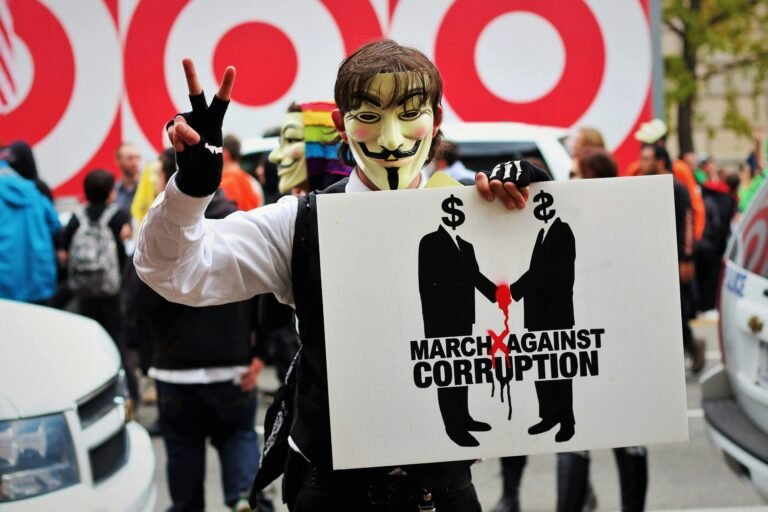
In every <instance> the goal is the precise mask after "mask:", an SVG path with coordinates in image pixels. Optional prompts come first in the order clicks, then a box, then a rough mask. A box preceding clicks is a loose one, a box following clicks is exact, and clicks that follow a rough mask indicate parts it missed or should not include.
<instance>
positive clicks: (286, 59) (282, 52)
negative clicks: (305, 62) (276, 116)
mask: <svg viewBox="0 0 768 512" xmlns="http://www.w3.org/2000/svg"><path fill="white" fill-rule="evenodd" d="M229 65H233V66H235V67H236V68H237V87H236V88H235V89H234V90H233V92H232V95H233V96H232V99H234V100H235V101H237V102H239V103H243V104H245V105H250V106H255V107H259V106H262V105H268V104H270V103H272V102H273V101H275V100H277V99H279V98H280V97H281V96H283V95H284V94H285V93H286V92H288V90H289V89H290V88H291V86H292V85H293V82H294V80H295V79H296V72H297V71H298V58H297V57H296V50H295V49H294V47H293V43H292V42H291V40H290V39H289V38H288V36H286V35H285V33H284V32H283V31H281V30H280V29H279V28H277V27H275V26H274V25H270V24H268V23H261V22H253V23H243V24H242V25H237V26H236V27H233V28H232V29H231V30H229V31H228V32H227V33H226V34H224V35H223V36H222V38H221V40H219V43H218V45H216V51H215V52H214V54H213V71H214V75H215V76H222V75H223V74H224V69H226V67H227V66H229ZM274 70H280V72H279V73H275V72H274Z"/></svg>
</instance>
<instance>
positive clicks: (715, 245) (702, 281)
mask: <svg viewBox="0 0 768 512" xmlns="http://www.w3.org/2000/svg"><path fill="white" fill-rule="evenodd" d="M700 169H701V170H702V171H703V172H706V180H704V182H703V183H702V185H701V195H702V197H703V198H704V207H705V209H706V212H707V222H706V228H705V229H704V236H702V238H701V241H700V242H699V244H698V245H697V247H696V283H697V285H698V290H699V301H698V310H699V311H701V312H705V313H706V314H708V315H710V316H712V315H714V314H716V311H715V306H716V301H717V287H718V283H719V280H720V270H721V268H720V267H721V258H722V257H723V254H725V247H726V245H727V244H728V239H729V238H730V236H731V222H732V220H733V217H734V216H735V215H736V211H737V209H738V202H737V200H736V197H737V196H736V194H735V193H734V189H732V187H731V186H730V185H729V184H728V183H726V181H724V180H723V179H722V178H721V175H720V173H719V172H718V170H717V166H716V164H715V162H714V160H713V159H712V158H709V157H707V158H705V159H704V160H702V164H701V166H700ZM729 181H731V180H729Z"/></svg>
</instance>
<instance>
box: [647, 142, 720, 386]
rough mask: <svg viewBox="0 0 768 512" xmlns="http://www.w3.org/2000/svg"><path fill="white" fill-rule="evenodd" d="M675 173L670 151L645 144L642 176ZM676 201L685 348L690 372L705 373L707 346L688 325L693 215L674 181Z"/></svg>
mask: <svg viewBox="0 0 768 512" xmlns="http://www.w3.org/2000/svg"><path fill="white" fill-rule="evenodd" d="M670 172H672V162H671V160H670V158H669V153H667V150H666V149H665V148H664V147H663V146H661V145H659V144H644V145H643V147H642V148H641V150H640V167H639V169H638V173H639V174H640V175H642V176H648V175H656V174H667V173H670ZM673 186H674V200H675V223H676V228H677V259H678V267H679V271H680V307H681V313H682V321H683V326H682V327H683V348H684V349H685V352H686V353H687V354H688V356H689V357H690V360H691V371H692V372H693V373H695V374H696V373H699V372H700V371H701V370H702V369H704V363H705V360H704V343H703V342H702V341H701V340H698V339H694V337H693V333H692V332H691V328H690V326H689V325H688V322H689V320H690V319H691V318H693V316H694V315H695V305H694V300H693V297H692V294H693V290H692V284H693V281H694V276H695V270H694V263H693V257H694V254H693V245H694V237H693V211H692V208H691V202H690V198H689V196H688V192H687V190H686V188H685V186H684V185H682V184H681V183H679V182H678V181H677V180H673Z"/></svg>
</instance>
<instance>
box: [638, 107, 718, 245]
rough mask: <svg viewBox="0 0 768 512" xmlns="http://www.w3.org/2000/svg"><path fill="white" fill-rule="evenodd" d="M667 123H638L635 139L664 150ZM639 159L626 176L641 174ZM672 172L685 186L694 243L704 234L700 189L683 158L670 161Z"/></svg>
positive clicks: (703, 212)
mask: <svg viewBox="0 0 768 512" xmlns="http://www.w3.org/2000/svg"><path fill="white" fill-rule="evenodd" d="M667 135H668V132H667V125H666V123H664V121H662V120H661V119H653V120H652V121H648V122H647V123H643V124H641V125H640V129H639V130H637V131H636V132H635V139H636V140H638V141H639V142H640V143H641V144H644V145H652V146H659V147H661V148H664V149H665V151H666V147H667ZM640 167H641V166H640V160H636V161H634V162H632V163H631V164H630V165H629V167H628V168H627V171H626V173H625V175H626V176H637V175H640V174H642V171H641V169H640ZM670 168H671V170H672V174H673V176H674V177H675V181H678V182H680V183H681V184H682V185H684V186H685V189H686V191H687V192H688V197H689V202H690V203H691V208H692V211H693V236H694V243H696V242H698V241H699V240H701V237H702V236H703V235H704V223H705V222H706V212H705V211H704V200H703V199H702V197H701V191H700V190H699V187H698V185H697V183H696V178H695V177H694V175H693V171H694V169H692V168H691V167H689V166H688V164H686V163H685V162H684V161H683V160H680V159H678V160H675V161H674V162H672V163H671V167H670Z"/></svg>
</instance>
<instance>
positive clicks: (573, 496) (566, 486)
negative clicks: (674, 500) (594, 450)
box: [557, 446, 648, 512]
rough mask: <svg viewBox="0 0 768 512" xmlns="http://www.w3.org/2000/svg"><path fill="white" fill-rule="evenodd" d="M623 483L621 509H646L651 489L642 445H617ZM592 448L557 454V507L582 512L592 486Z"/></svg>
mask: <svg viewBox="0 0 768 512" xmlns="http://www.w3.org/2000/svg"><path fill="white" fill-rule="evenodd" d="M613 455H614V457H615V458H616V467H617V468H618V470H619V483H620V485H621V510H622V511H623V512H640V511H642V510H644V509H645V493H646V490H647V489H648V452H647V450H646V449H645V447H643V446H633V447H630V448H614V449H613ZM589 464H590V457H589V452H568V453H559V454H557V510H558V512H570V511H573V512H579V511H581V509H582V507H583V506H584V502H585V501H586V499H587V494H588V489H589Z"/></svg>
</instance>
